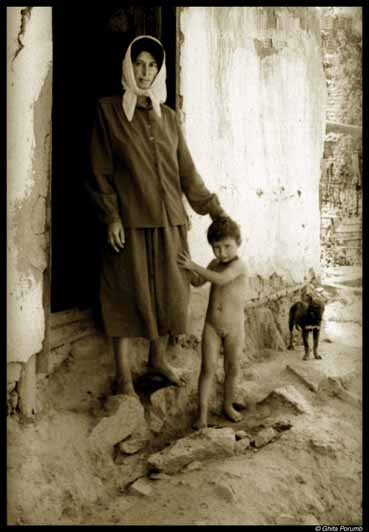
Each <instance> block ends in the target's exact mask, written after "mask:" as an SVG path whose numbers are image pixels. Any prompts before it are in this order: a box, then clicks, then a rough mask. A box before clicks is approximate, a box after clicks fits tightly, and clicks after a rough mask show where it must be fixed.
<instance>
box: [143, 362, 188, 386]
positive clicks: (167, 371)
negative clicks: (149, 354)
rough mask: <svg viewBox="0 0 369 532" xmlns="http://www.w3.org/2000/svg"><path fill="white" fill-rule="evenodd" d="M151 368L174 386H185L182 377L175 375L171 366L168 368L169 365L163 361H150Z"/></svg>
mask: <svg viewBox="0 0 369 532" xmlns="http://www.w3.org/2000/svg"><path fill="white" fill-rule="evenodd" d="M151 368H152V369H154V370H155V371H157V372H158V373H161V374H162V375H164V377H166V378H167V379H168V381H170V382H172V383H173V384H175V385H176V386H185V385H186V381H185V379H184V378H183V376H182V375H180V374H179V373H177V372H176V371H175V370H174V369H173V368H172V367H171V366H169V364H167V363H166V362H164V361H163V360H160V361H155V360H154V361H152V363H151Z"/></svg>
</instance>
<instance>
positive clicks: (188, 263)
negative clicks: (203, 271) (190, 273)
mask: <svg viewBox="0 0 369 532" xmlns="http://www.w3.org/2000/svg"><path fill="white" fill-rule="evenodd" d="M177 264H178V265H179V266H181V268H184V269H185V270H191V269H192V260H191V257H190V254H189V253H188V252H187V251H182V253H179V255H178V257H177Z"/></svg>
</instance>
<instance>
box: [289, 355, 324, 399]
mask: <svg viewBox="0 0 369 532" xmlns="http://www.w3.org/2000/svg"><path fill="white" fill-rule="evenodd" d="M286 369H287V371H289V372H291V373H293V375H295V376H296V377H297V378H298V379H299V380H300V381H301V382H302V383H303V384H305V386H307V387H308V388H309V390H311V391H313V392H317V391H318V388H319V385H320V383H321V382H322V381H323V380H324V379H326V375H325V373H323V372H322V371H320V370H319V369H317V368H314V367H313V366H312V365H311V364H308V363H306V362H305V361H304V362H296V363H293V364H287V366H286Z"/></svg>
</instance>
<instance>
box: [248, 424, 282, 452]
mask: <svg viewBox="0 0 369 532" xmlns="http://www.w3.org/2000/svg"><path fill="white" fill-rule="evenodd" d="M277 435H278V433H277V431H275V430H274V429H273V427H268V428H265V429H263V430H261V431H260V432H258V434H257V436H256V438H255V441H254V445H255V447H256V448H259V447H264V445H266V444H267V443H269V442H271V441H272V440H273V439H274V438H275V437H276V436H277Z"/></svg>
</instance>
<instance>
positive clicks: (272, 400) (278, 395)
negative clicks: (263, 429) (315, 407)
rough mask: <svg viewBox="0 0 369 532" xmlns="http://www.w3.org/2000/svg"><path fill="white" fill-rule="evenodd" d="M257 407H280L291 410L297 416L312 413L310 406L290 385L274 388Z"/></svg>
mask: <svg viewBox="0 0 369 532" xmlns="http://www.w3.org/2000/svg"><path fill="white" fill-rule="evenodd" d="M259 405H260V406H264V405H265V406H266V405H270V406H272V407H273V406H275V407H278V406H279V405H280V406H285V407H289V408H292V409H293V410H294V411H295V412H296V413H298V414H311V413H312V407H311V405H310V404H309V403H308V402H307V400H306V399H305V397H304V396H303V395H302V394H301V393H300V392H299V391H298V390H296V388H295V387H294V386H292V384H287V385H286V386H281V387H279V388H276V389H275V390H273V391H272V392H271V393H270V394H269V395H268V396H267V397H266V398H265V399H264V400H263V401H261V403H259Z"/></svg>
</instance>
